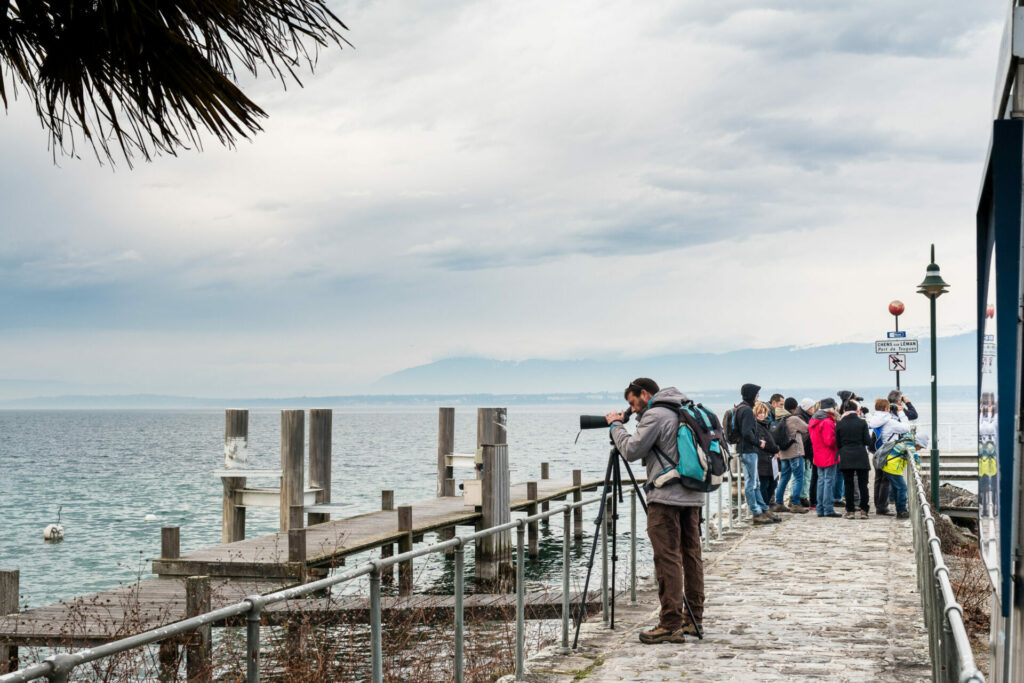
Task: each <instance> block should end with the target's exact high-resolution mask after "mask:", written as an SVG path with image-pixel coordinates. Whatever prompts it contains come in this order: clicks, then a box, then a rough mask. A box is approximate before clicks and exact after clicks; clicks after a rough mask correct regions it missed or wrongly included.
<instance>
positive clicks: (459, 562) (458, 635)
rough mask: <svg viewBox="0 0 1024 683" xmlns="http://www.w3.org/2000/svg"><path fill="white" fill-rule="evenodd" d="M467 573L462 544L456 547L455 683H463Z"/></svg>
mask: <svg viewBox="0 0 1024 683" xmlns="http://www.w3.org/2000/svg"><path fill="white" fill-rule="evenodd" d="M465 571H466V547H465V545H464V544H462V543H461V542H460V543H459V544H458V545H457V546H455V683H462V678H463V664H464V663H463V661H462V658H463V639H464V638H465V614H464V612H463V593H465V592H466V586H465V581H466V579H465V576H464V574H465Z"/></svg>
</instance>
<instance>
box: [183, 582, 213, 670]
mask: <svg viewBox="0 0 1024 683" xmlns="http://www.w3.org/2000/svg"><path fill="white" fill-rule="evenodd" d="M209 611H210V577H208V576H190V577H188V578H186V579H185V618H186V619H188V618H191V617H195V616H199V615H200V614H203V613H204V612H209ZM212 635H213V627H212V626H210V625H209V624H207V625H206V626H200V627H199V628H197V629H196V630H195V631H194V632H192V633H191V634H190V635H189V638H188V644H187V645H186V646H185V672H186V674H187V676H188V680H189V681H190V683H191V682H193V681H198V682H200V683H208V682H209V681H212V680H213V650H212V648H211V643H212Z"/></svg>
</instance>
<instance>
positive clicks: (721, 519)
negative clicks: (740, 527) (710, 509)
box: [715, 486, 725, 541]
mask: <svg viewBox="0 0 1024 683" xmlns="http://www.w3.org/2000/svg"><path fill="white" fill-rule="evenodd" d="M715 495H717V496H718V540H719V541H721V540H722V527H723V526H725V517H723V516H722V487H721V486H719V487H718V490H717V491H715Z"/></svg>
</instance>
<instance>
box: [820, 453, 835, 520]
mask: <svg viewBox="0 0 1024 683" xmlns="http://www.w3.org/2000/svg"><path fill="white" fill-rule="evenodd" d="M838 467H839V465H829V466H828V467H819V468H818V516H819V517H824V516H825V515H831V514H832V513H833V512H835V508H833V507H832V489H833V487H834V486H835V485H836V469H837V468H838Z"/></svg>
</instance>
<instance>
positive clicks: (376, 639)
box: [370, 563, 384, 683]
mask: <svg viewBox="0 0 1024 683" xmlns="http://www.w3.org/2000/svg"><path fill="white" fill-rule="evenodd" d="M370 679H371V680H372V681H373V683H383V681H384V653H383V645H382V643H381V629H380V565H379V564H376V563H375V564H374V567H373V569H372V570H371V571H370Z"/></svg>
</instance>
